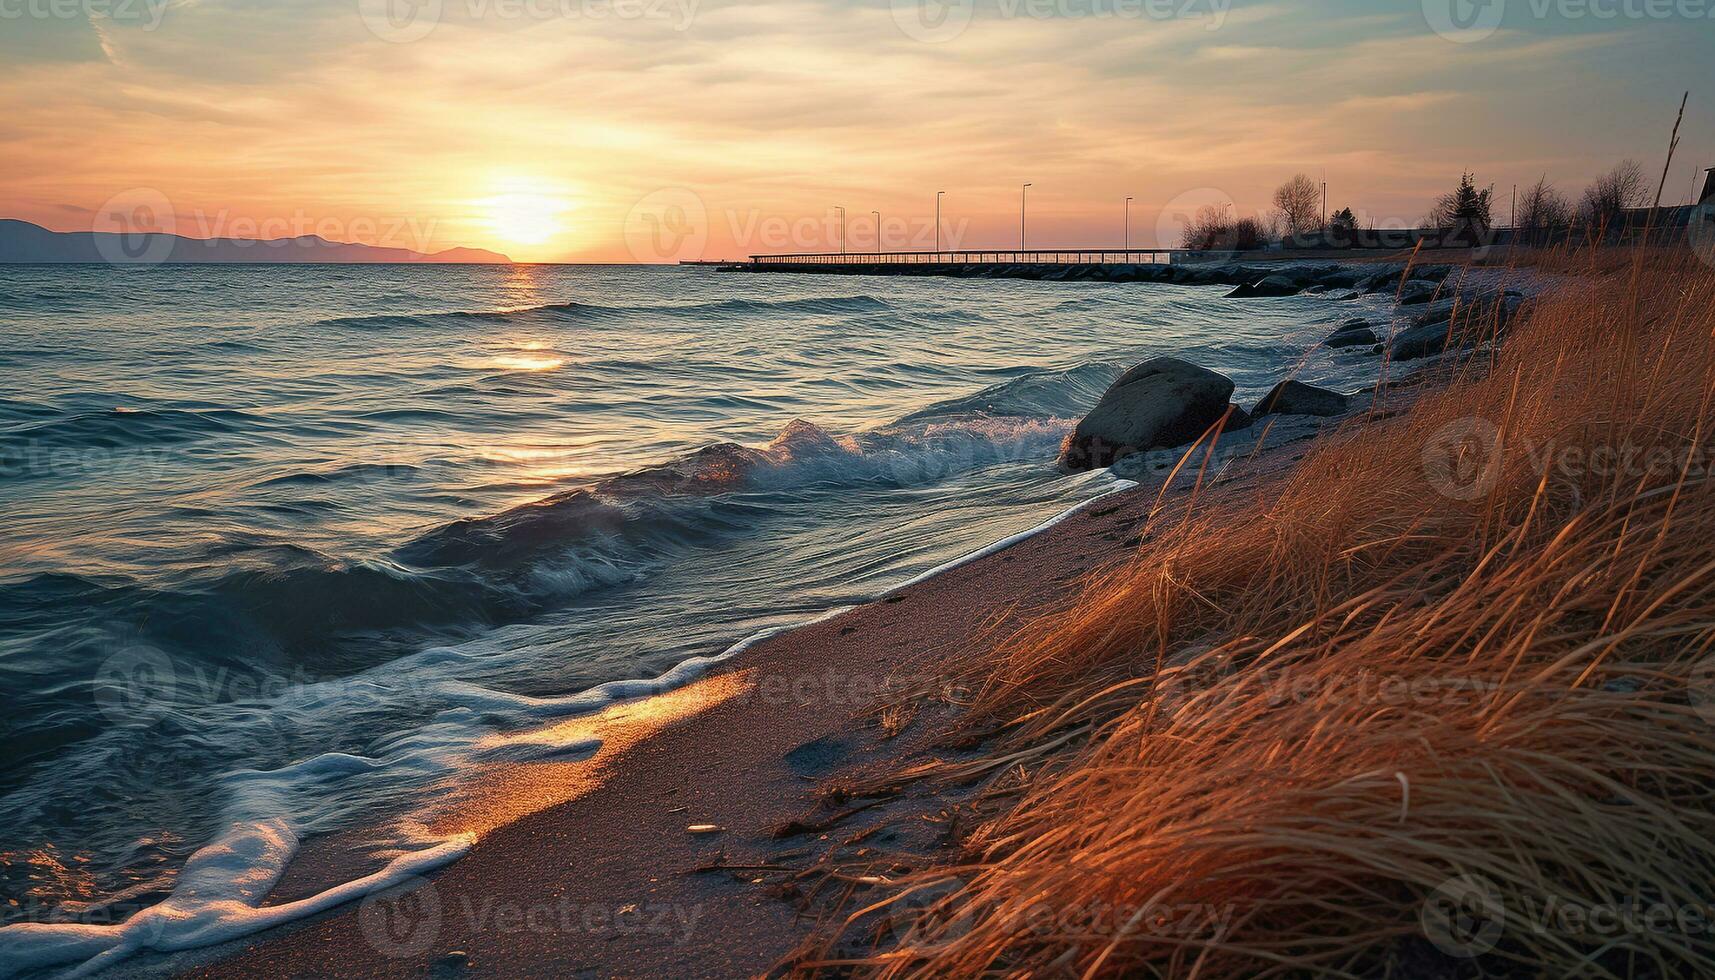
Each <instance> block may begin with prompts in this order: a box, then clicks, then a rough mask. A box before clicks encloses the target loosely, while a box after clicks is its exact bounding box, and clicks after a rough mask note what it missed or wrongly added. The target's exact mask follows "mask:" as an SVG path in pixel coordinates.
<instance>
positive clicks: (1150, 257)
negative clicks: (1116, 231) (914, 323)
mask: <svg viewBox="0 0 1715 980" xmlns="http://www.w3.org/2000/svg"><path fill="white" fill-rule="evenodd" d="M1191 255H1196V256H1197V257H1198V258H1200V259H1203V258H1209V259H1218V258H1222V257H1224V256H1223V255H1222V254H1220V253H1209V252H1201V253H1194V252H1190V251H1187V250H1186V249H1178V248H1058V249H1028V250H1023V251H1020V250H1006V249H999V250H996V249H962V250H956V251H940V252H933V251H929V252H800V253H791V254H783V255H752V256H750V260H749V261H748V262H734V263H728V264H726V265H723V266H722V267H721V268H722V269H724V270H727V271H732V272H811V273H822V274H824V275H864V276H876V275H881V276H887V275H926V276H934V275H953V276H973V275H983V274H985V273H986V274H994V273H996V272H999V271H1000V270H1002V269H1016V270H1024V269H1032V270H1041V271H1042V272H1044V273H1046V272H1049V271H1053V270H1065V271H1069V270H1071V269H1074V268H1076V269H1092V268H1097V269H1103V268H1105V269H1119V268H1122V267H1128V266H1138V265H1170V264H1172V263H1173V262H1175V261H1182V260H1183V259H1184V258H1185V257H1188V256H1191Z"/></svg>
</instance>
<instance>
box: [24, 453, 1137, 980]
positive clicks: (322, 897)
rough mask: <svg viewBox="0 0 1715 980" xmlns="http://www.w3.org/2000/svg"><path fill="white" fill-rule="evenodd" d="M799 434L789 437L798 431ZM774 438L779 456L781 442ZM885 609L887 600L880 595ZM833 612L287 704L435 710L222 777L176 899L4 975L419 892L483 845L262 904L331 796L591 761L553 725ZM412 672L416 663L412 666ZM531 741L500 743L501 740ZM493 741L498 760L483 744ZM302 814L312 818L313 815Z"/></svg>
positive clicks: (363, 685)
mask: <svg viewBox="0 0 1715 980" xmlns="http://www.w3.org/2000/svg"><path fill="white" fill-rule="evenodd" d="M789 428H791V427H789ZM782 437H783V438H784V439H786V440H787V442H788V444H790V442H792V441H800V440H802V441H807V442H809V443H811V444H816V445H819V444H821V442H822V440H821V438H820V437H819V436H817V435H816V434H815V433H813V432H809V431H807V430H806V429H804V428H803V427H802V426H800V427H798V428H797V429H796V431H795V432H792V433H785V432H783V433H782ZM781 441H782V440H780V439H777V440H776V441H775V444H779V443H781ZM1132 486H1135V484H1133V483H1130V482H1128V481H1116V482H1115V483H1114V484H1113V485H1112V486H1110V487H1109V488H1108V489H1107V491H1106V492H1104V493H1102V494H1098V495H1097V496H1095V497H1093V498H1092V499H1090V500H1086V501H1084V502H1082V503H1080V504H1077V505H1076V506H1073V507H1071V508H1068V509H1067V510H1065V511H1062V512H1061V513H1060V514H1058V515H1056V516H1055V517H1053V518H1050V519H1049V520H1047V521H1045V522H1043V523H1041V524H1039V525H1037V526H1036V527H1034V528H1031V529H1030V530H1027V531H1023V532H1020V533H1018V534H1014V535H1011V536H1009V537H1006V538H1003V539H1001V540H999V541H996V542H994V543H992V544H990V545H988V546H986V547H983V548H980V549H978V550H976V551H974V552H971V553H969V554H967V555H964V556H963V557H960V558H957V559H954V560H952V561H949V562H946V563H944V564H942V565H940V566H937V567H936V568H933V569H931V570H929V571H928V572H925V573H923V574H921V575H918V576H915V577H913V578H911V579H910V580H909V581H907V582H903V583H901V584H899V585H896V586H893V587H892V588H890V589H887V590H886V591H884V592H882V593H881V595H888V594H891V593H893V592H896V591H898V590H900V589H903V588H906V587H908V586H910V585H914V584H916V583H919V582H922V581H924V580H925V579H928V578H931V577H933V576H935V575H938V574H941V573H943V572H945V571H947V570H949V569H951V568H956V567H958V566H961V565H965V564H968V563H970V562H973V561H976V560H977V559H979V558H982V557H986V556H988V555H991V554H994V553H996V552H998V551H1001V550H1004V549H1006V548H1009V547H1011V546H1013V545H1015V544H1017V543H1018V542H1020V541H1023V540H1025V539H1027V538H1030V537H1033V536H1035V535H1037V534H1040V533H1042V532H1043V531H1046V530H1048V529H1049V528H1051V527H1054V526H1055V525H1057V524H1059V523H1061V522H1063V521H1065V520H1066V519H1068V518H1069V517H1071V516H1072V515H1073V514H1075V513H1077V512H1078V511H1080V510H1083V509H1084V508H1086V507H1089V506H1090V505H1092V504H1094V503H1095V502H1096V501H1098V500H1100V499H1101V498H1102V497H1104V496H1107V495H1108V494H1110V493H1116V492H1120V491H1122V490H1125V489H1128V488H1130V487H1132ZM878 598H879V596H878ZM850 608H851V607H850V606H844V605H842V606H837V607H835V608H831V609H826V610H824V611H822V612H820V613H818V614H816V615H814V616H811V617H808V618H806V619H804V620H802V621H799V622H794V623H787V624H784V625H780V626H775V627H771V628H768V629H765V630H761V631H759V632H757V633H754V634H752V635H750V636H748V637H745V638H744V639H742V640H740V641H739V642H737V643H733V644H731V645H730V646H728V647H726V648H725V649H724V650H722V651H721V652H719V653H717V654H715V655H712V656H702V657H692V658H689V659H687V660H684V661H681V662H680V663H679V664H677V665H676V666H674V667H673V668H672V669H670V670H668V671H666V672H665V673H662V674H660V675H657V676H655V677H652V678H645V679H637V680H616V681H609V682H607V683H605V684H600V685H597V686H595V687H593V688H591V689H589V690H586V691H582V692H580V693H577V694H573V695H568V696H563V697H530V696H525V695H520V694H513V693H508V692H504V691H497V690H492V689H489V688H485V687H482V686H480V685H476V684H471V683H468V682H464V681H459V680H456V679H450V677H449V675H448V674H447V673H444V672H443V671H445V670H446V669H447V668H454V669H456V667H457V666H458V661H459V655H458V654H457V652H456V651H452V650H441V649H435V650H426V651H423V652H422V653H420V654H418V655H416V656H414V657H410V658H406V661H402V662H399V663H394V664H389V665H388V666H387V667H386V668H385V669H384V670H383V671H377V672H372V674H371V675H370V676H368V677H364V678H354V679H350V680H345V681H336V682H330V683H329V684H327V685H317V686H313V687H311V688H307V689H300V690H297V691H294V692H292V694H291V695H289V696H288V698H287V699H285V700H286V701H287V702H289V703H280V704H274V705H270V706H268V709H269V711H270V712H271V713H287V714H302V713H304V712H307V711H321V712H323V713H327V712H338V711H341V710H344V709H345V707H346V704H347V702H349V701H351V700H353V699H354V698H355V699H359V700H367V699H372V698H375V697H377V696H383V697H385V696H388V695H391V694H392V693H393V692H394V689H395V688H396V687H397V686H398V685H399V684H400V683H401V681H400V678H410V679H413V680H415V681H417V682H419V683H420V684H421V685H422V686H421V688H420V689H419V690H417V691H416V692H415V696H417V697H428V698H430V699H432V700H433V701H434V702H435V703H436V704H437V705H439V706H440V710H439V712H438V713H437V714H436V715H435V716H434V718H433V719H432V721H431V723H430V724H428V725H426V726H424V727H423V728H421V729H419V730H417V731H415V732H410V733H401V735H400V736H398V737H396V738H394V739H391V740H387V739H383V740H380V741H379V742H378V743H377V749H376V752H377V754H375V755H372V756H364V755H354V754H351V753H346V752H326V753H323V754H321V755H317V756H313V757H310V758H308V759H304V760H301V761H298V762H295V763H292V764H290V765H286V766H283V767H281V768H278V769H273V770H266V771H261V770H252V769H246V770H237V771H232V772H228V773H226V774H225V775H224V776H222V777H221V780H220V782H221V784H222V786H223V788H224V790H225V791H226V793H227V794H228V803H227V807H226V821H225V827H224V829H223V830H222V831H221V832H220V833H219V834H218V835H217V836H215V838H214V839H213V840H212V841H211V842H210V843H208V844H206V845H204V846H203V847H201V848H199V849H198V850H197V851H195V852H194V853H193V854H192V855H191V856H190V857H189V858H188V859H187V860H186V862H185V864H184V867H183V868H182V869H181V871H180V872H179V875H178V878H177V881H176V882H175V884H174V886H173V888H172V891H171V892H170V893H168V894H167V896H166V897H165V899H164V900H162V901H160V902H159V903H157V904H155V905H152V906H148V907H145V908H143V909H141V910H140V911H138V912H136V913H134V914H132V915H130V916H129V917H128V918H126V919H125V920H124V921H123V922H120V923H118V924H114V925H109V924H99V925H97V924H88V923H82V922H23V923H14V924H12V925H9V926H5V927H0V970H3V971H4V972H5V973H6V974H7V975H11V974H14V973H20V972H24V971H26V970H40V969H47V968H53V967H60V966H64V965H66V964H76V965H75V966H74V967H73V969H72V972H71V974H69V975H71V976H87V975H90V974H93V973H97V972H99V971H101V970H103V969H106V968H107V967H110V966H113V965H115V964H117V963H119V962H120V961H122V960H124V959H126V958H128V957H129V956H131V955H133V954H135V953H138V952H141V951H145V950H158V951H163V952H173V951H180V950H189V949H197V948H202V947H207V946H212V945H216V944H219V943H224V942H230V941H233V940H236V939H239V938H242V937H244V936H248V935H253V934H255V933H258V932H261V931H263V930H265V929H270V928H273V927H275V926H280V925H284V924H287V923H290V922H293V921H296V920H298V919H302V918H304V917H307V916H310V915H314V914H317V913H319V912H322V911H325V910H328V909H331V908H335V907H337V906H340V905H344V904H347V903H349V902H352V901H355V900H357V899H360V898H363V897H365V896H368V895H371V894H375V893H377V892H381V891H385V890H387V889H390V888H395V887H399V886H401V885H405V884H408V883H410V882H411V881H412V880H413V879H415V878H417V877H418V876H420V875H423V874H426V873H428V872H430V871H433V870H435V869H437V868H440V867H443V866H445V865H447V864H449V863H451V862H453V861H456V860H458V859H459V858H460V857H462V856H463V855H464V854H466V853H467V852H468V851H469V850H470V848H471V847H472V846H473V845H474V843H475V840H476V837H475V835H474V834H456V835H451V836H441V837H434V836H430V835H428V834H426V833H420V832H419V833H413V831H415V830H417V828H418V827H420V825H418V824H414V823H413V822H412V820H411V818H410V817H409V816H407V817H406V818H405V819H404V820H402V821H400V824H399V829H400V830H401V831H402V832H403V833H404V835H405V836H407V837H413V838H414V839H412V840H410V841H409V846H408V847H407V848H405V849H403V851H402V853H400V852H399V849H397V848H395V849H393V851H391V852H390V853H392V854H393V856H392V857H391V858H390V859H389V860H388V861H387V863H386V864H385V865H384V866H383V867H382V868H381V869H380V870H378V871H375V872H372V873H370V874H367V875H362V876H360V877H356V878H353V879H350V880H347V881H343V882H339V883H337V884H335V885H333V886H331V887H329V888H326V889H324V890H322V891H320V892H317V893H315V894H313V895H311V896H309V897H306V898H302V899H298V900H296V901H290V902H283V903H280V904H274V905H268V904H264V903H265V901H266V899H267V897H268V895H269V894H270V893H271V892H272V891H273V889H274V886H275V884H276V883H277V882H278V881H279V879H280V877H281V876H282V875H283V874H284V873H285V871H286V868H287V867H288V866H289V865H290V863H291V861H292V859H293V858H294V857H295V856H296V854H297V852H298V848H299V843H300V839H301V837H302V835H303V834H304V833H305V832H307V831H309V829H310V828H313V827H314V826H315V824H316V823H317V822H318V818H319V816H320V815H318V814H317V813H315V812H314V811H315V810H316V809H317V804H315V803H310V802H308V801H309V800H320V801H322V802H321V803H320V808H322V809H325V808H326V807H327V805H328V804H327V803H326V800H328V799H329V798H330V794H329V793H328V792H327V790H328V788H329V786H330V785H331V784H334V783H337V782H339V781H342V780H347V779H362V778H368V777H375V776H378V775H386V774H389V773H400V772H404V773H408V774H416V775H418V776H420V777H423V778H439V779H445V778H448V777H454V776H456V775H457V774H459V773H461V772H470V771H473V770H475V769H476V768H477V767H479V766H481V765H484V764H491V763H495V762H510V763H517V762H527V761H533V760H539V759H546V758H569V757H574V754H575V756H582V757H588V756H591V755H593V754H594V753H595V752H596V751H598V750H599V749H600V747H601V742H600V740H599V739H596V738H594V737H592V736H590V735H588V734H585V733H582V732H576V731H574V732H572V733H570V734H566V733H564V731H563V730H562V729H561V728H560V727H559V726H558V724H557V723H558V722H560V721H562V720H564V719H567V718H571V717H577V716H581V715H587V714H590V713H593V712H596V711H599V710H601V709H603V708H606V707H608V706H610V705H613V704H617V703H619V702H622V701H627V700H633V699H637V698H643V697H649V696H653V695H659V694H664V693H667V692H669V691H672V690H675V689H678V688H681V687H684V686H685V685H687V684H690V683H691V682H693V681H695V680H697V679H699V678H701V677H703V676H704V675H706V674H707V673H708V672H709V671H711V670H712V669H714V668H715V667H717V666H719V665H720V664H722V663H724V662H726V661H729V660H731V659H733V658H734V657H737V656H739V655H740V654H742V653H743V652H745V651H746V650H748V649H750V648H751V647H753V646H755V645H756V644H758V643H761V642H763V641H765V640H767V639H770V638H772V637H775V636H778V635H781V634H783V633H787V632H789V631H791V630H795V629H800V628H803V627H805V626H809V625H813V624H815V623H819V622H824V621H826V620H828V619H831V618H833V617H835V616H839V615H841V614H843V613H845V612H847V611H849V610H850ZM407 661H408V662H407ZM502 730H511V731H513V732H515V733H520V732H521V733H527V734H528V737H523V738H519V737H510V738H507V739H502V740H495V739H492V738H490V737H488V736H491V735H492V734H494V733H496V732H498V731H502ZM495 742H498V743H499V744H498V745H497V746H495V747H492V748H485V746H486V745H490V744H491V743H495ZM306 808H307V809H306Z"/></svg>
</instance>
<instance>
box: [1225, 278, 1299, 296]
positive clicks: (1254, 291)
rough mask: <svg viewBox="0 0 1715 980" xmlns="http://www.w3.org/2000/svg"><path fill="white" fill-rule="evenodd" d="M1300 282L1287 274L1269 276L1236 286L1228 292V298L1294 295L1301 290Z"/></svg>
mask: <svg viewBox="0 0 1715 980" xmlns="http://www.w3.org/2000/svg"><path fill="white" fill-rule="evenodd" d="M1299 288H1300V287H1299V285H1298V283H1296V282H1294V281H1293V280H1291V279H1288V278H1287V277H1285V276H1268V277H1267V278H1264V279H1259V280H1257V281H1256V282H1254V283H1252V284H1251V285H1249V286H1235V287H1233V291H1232V292H1230V293H1228V294H1227V298H1228V299H1250V298H1253V297H1259V296H1292V295H1295V294H1296V293H1297V292H1298V290H1299Z"/></svg>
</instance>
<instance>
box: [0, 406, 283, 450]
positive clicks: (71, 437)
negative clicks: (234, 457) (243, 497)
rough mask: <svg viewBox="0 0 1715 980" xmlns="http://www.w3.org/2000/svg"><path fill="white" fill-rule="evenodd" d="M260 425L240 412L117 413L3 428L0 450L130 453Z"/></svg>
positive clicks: (140, 410)
mask: <svg viewBox="0 0 1715 980" xmlns="http://www.w3.org/2000/svg"><path fill="white" fill-rule="evenodd" d="M258 421H259V420H258V419H257V418H256V417H255V416H253V415H250V414H248V413H245V412H241V411H238V410H236V409H212V410H208V411H186V410H182V409H120V408H116V409H113V410H112V411H105V412H80V413H78V414H76V415H67V416H64V417H61V418H56V419H52V420H49V421H43V422H37V423H33V424H21V425H14V426H11V427H9V428H6V429H0V447H4V446H5V445H7V444H8V443H10V444H12V445H16V446H25V445H34V446H38V447H42V448H48V449H126V448H131V447H135V446H147V445H161V444H166V443H178V442H190V441H192V440H196V439H201V438H204V437H207V436H211V435H217V434H220V433H226V432H235V431H239V430H242V429H246V428H249V427H251V426H254V425H256V424H257V423H258Z"/></svg>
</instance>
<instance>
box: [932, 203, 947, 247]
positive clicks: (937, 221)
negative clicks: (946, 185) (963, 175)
mask: <svg viewBox="0 0 1715 980" xmlns="http://www.w3.org/2000/svg"><path fill="white" fill-rule="evenodd" d="M945 193H947V192H946V191H936V192H935V252H936V254H940V251H941V195H943V194H945Z"/></svg>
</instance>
